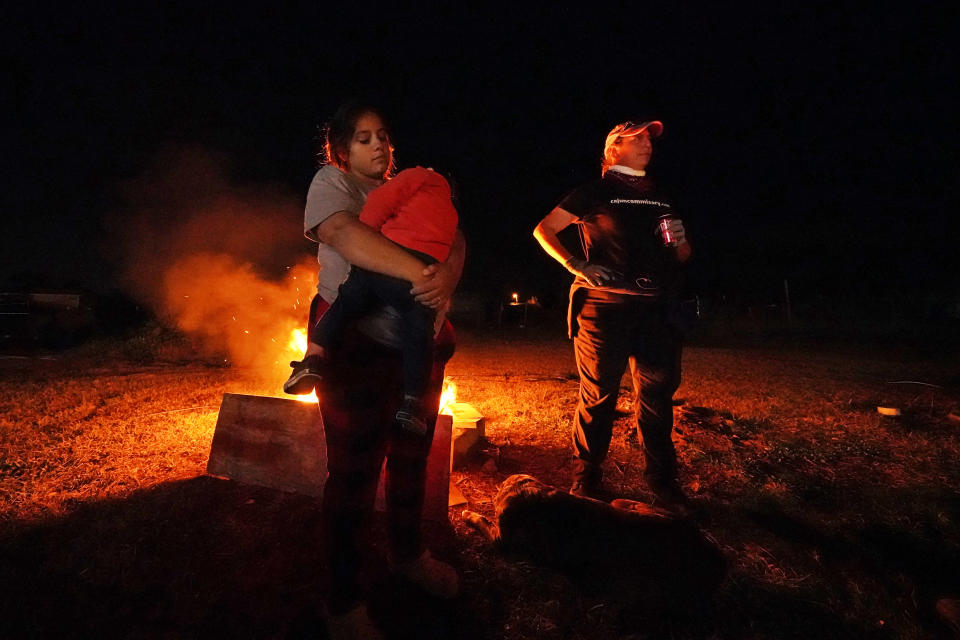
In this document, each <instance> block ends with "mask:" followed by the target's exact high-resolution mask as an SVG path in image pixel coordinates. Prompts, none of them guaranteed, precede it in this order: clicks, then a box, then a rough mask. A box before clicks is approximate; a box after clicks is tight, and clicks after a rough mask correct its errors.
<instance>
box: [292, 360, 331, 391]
mask: <svg viewBox="0 0 960 640" xmlns="http://www.w3.org/2000/svg"><path fill="white" fill-rule="evenodd" d="M321 365H322V361H321V359H320V356H307V357H306V358H304V359H303V360H294V361H293V362H291V363H290V366H291V367H293V372H292V373H291V374H290V377H289V378H287V381H286V382H284V383H283V392H284V393H289V394H290V395H292V396H305V395H307V394H308V393H310V392H311V391H313V389H314V387H316V386H317V383H318V382H320V381H321V380H323V375H322V373H321Z"/></svg>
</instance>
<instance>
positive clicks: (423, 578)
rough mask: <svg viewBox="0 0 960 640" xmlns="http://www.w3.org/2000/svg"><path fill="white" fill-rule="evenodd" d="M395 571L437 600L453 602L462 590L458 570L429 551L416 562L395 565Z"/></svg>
mask: <svg viewBox="0 0 960 640" xmlns="http://www.w3.org/2000/svg"><path fill="white" fill-rule="evenodd" d="M393 571H394V573H396V574H397V575H398V576H400V577H401V578H404V579H405V580H407V581H408V582H411V583H413V584H415V585H417V586H418V587H420V588H421V589H423V590H424V591H426V592H427V593H429V594H430V595H431V596H433V597H435V598H442V599H444V600H452V599H453V598H456V597H457V592H458V591H459V590H460V578H459V576H457V571H456V569H454V568H453V567H452V566H450V565H449V564H447V563H446V562H443V561H441V560H437V559H436V558H434V557H433V556H431V555H430V550H429V549H428V550H426V551H424V552H423V553H422V554H421V555H420V557H419V558H417V559H416V560H410V561H409V562H404V563H401V564H398V565H395V566H394V568H393Z"/></svg>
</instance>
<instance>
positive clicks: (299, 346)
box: [287, 329, 320, 403]
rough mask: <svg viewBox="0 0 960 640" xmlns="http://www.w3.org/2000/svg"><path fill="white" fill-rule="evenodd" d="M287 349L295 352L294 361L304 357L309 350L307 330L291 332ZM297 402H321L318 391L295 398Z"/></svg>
mask: <svg viewBox="0 0 960 640" xmlns="http://www.w3.org/2000/svg"><path fill="white" fill-rule="evenodd" d="M287 348H288V349H290V351H292V352H293V359H294V360H299V359H300V358H302V357H303V353H304V352H305V351H306V350H307V330H306V329H294V330H293V331H291V332H290V342H288V343H287ZM294 399H295V400H299V401H300V402H313V403H317V402H319V401H320V400H319V398H317V391H316V390H313V391H311V392H310V393H308V394H307V395H305V396H294Z"/></svg>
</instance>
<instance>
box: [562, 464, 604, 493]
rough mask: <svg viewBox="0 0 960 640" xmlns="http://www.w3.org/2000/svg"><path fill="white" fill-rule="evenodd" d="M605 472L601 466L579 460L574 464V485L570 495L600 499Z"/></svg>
mask: <svg viewBox="0 0 960 640" xmlns="http://www.w3.org/2000/svg"><path fill="white" fill-rule="evenodd" d="M602 481H603V470H602V469H601V468H600V465H598V464H593V463H592V462H587V461H586V460H580V459H577V460H575V461H574V463H573V485H572V486H571V487H570V495H574V496H577V497H580V498H594V499H599V495H600V485H601V482H602Z"/></svg>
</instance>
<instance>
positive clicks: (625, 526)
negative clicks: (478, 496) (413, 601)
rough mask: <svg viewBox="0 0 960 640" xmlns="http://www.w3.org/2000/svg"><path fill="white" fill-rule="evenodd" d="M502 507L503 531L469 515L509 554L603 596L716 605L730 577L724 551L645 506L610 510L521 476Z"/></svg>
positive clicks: (503, 489) (504, 490) (502, 495)
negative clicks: (713, 598) (607, 593)
mask: <svg viewBox="0 0 960 640" xmlns="http://www.w3.org/2000/svg"><path fill="white" fill-rule="evenodd" d="M494 507H495V509H496V516H497V524H493V523H492V522H490V521H489V520H488V519H487V518H485V517H484V516H482V515H480V514H478V513H474V512H471V511H464V512H463V516H464V518H465V519H466V521H467V522H468V523H469V524H471V525H472V526H473V527H474V528H476V529H477V530H478V531H480V532H481V533H482V534H484V535H485V536H486V537H487V538H488V539H489V540H490V541H491V542H494V543H496V544H497V545H498V546H499V547H500V548H501V549H502V550H503V551H504V552H506V553H510V554H518V555H523V556H525V557H527V558H529V559H530V560H533V561H534V562H536V563H537V564H541V565H543V566H548V567H553V568H555V569H558V570H560V571H561V572H563V573H564V574H566V575H568V576H569V577H570V578H572V579H573V580H575V581H577V582H579V583H580V584H582V585H586V586H591V587H594V588H599V589H601V590H603V591H610V592H612V591H617V592H621V593H632V594H634V595H635V596H636V597H638V598H641V599H643V600H647V601H648V602H649V603H650V604H654V603H656V604H661V605H663V604H678V600H679V601H682V602H687V603H688V604H689V600H690V599H691V598H693V599H700V598H702V599H706V598H708V597H709V596H710V595H711V594H712V593H713V592H714V591H715V590H716V588H717V587H718V586H719V585H720V582H721V581H722V580H723V577H724V574H725V572H726V561H725V560H724V557H723V555H722V554H721V553H720V551H719V549H717V547H716V545H714V544H713V543H712V542H710V541H709V540H708V539H707V538H706V537H705V536H704V535H703V533H702V532H701V531H700V530H699V529H698V528H697V527H696V526H695V525H694V524H693V523H692V522H691V521H690V520H688V519H685V518H681V517H678V516H676V515H675V514H673V513H671V512H669V511H664V510H662V509H658V508H656V507H652V506H650V505H648V504H646V503H643V502H636V501H633V500H614V501H613V502H612V503H610V504H607V503H606V502H601V501H599V500H592V499H590V498H581V497H577V496H572V495H570V494H569V493H566V492H564V491H558V490H557V489H555V488H553V487H551V486H549V485H545V484H543V483H541V482H539V481H537V480H536V479H535V478H533V477H531V476H528V475H513V476H510V477H509V478H507V479H506V480H505V481H504V482H503V484H502V485H501V486H500V490H499V491H498V492H497V496H496V498H495V500H494Z"/></svg>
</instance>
